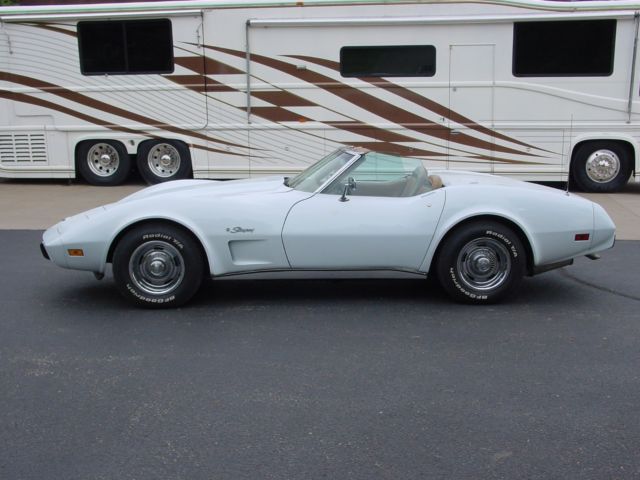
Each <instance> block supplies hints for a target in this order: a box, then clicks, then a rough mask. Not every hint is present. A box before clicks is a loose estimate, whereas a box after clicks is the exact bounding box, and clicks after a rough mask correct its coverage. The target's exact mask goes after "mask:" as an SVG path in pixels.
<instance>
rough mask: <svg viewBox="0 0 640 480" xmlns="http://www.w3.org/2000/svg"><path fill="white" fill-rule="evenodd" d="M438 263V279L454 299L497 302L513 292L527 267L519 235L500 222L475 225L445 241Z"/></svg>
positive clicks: (456, 232)
mask: <svg viewBox="0 0 640 480" xmlns="http://www.w3.org/2000/svg"><path fill="white" fill-rule="evenodd" d="M444 242H445V243H444V244H443V246H442V248H441V250H440V253H439V255H438V258H437V260H436V266H435V267H436V271H437V276H438V279H439V281H440V283H441V285H442V287H443V288H444V290H445V291H446V292H447V293H448V294H449V296H451V297H452V298H453V299H454V300H456V301H459V302H464V303H476V304H482V303H494V302H497V301H498V300H500V299H502V298H503V297H504V296H505V295H507V294H508V293H510V292H511V291H512V290H514V289H515V288H516V287H517V285H518V284H519V283H520V281H521V279H522V276H523V275H524V272H525V267H526V255H525V250H524V247H523V245H522V242H521V241H520V238H519V237H518V235H517V234H516V233H515V232H514V231H513V230H511V229H510V228H508V227H506V226H504V225H502V224H500V223H498V222H473V223H468V224H466V225H462V226H461V227H459V228H457V229H456V230H454V231H453V232H452V233H451V235H449V236H448V237H446V238H445V240H444Z"/></svg>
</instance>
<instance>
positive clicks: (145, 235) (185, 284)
mask: <svg viewBox="0 0 640 480" xmlns="http://www.w3.org/2000/svg"><path fill="white" fill-rule="evenodd" d="M205 268H206V262H205V258H204V255H203V253H202V250H201V248H200V245H199V244H198V242H197V240H195V239H194V238H193V236H192V235H191V234H190V233H189V232H187V231H185V230H183V229H181V228H178V227H175V226H172V225H165V224H161V223H158V224H146V225H141V226H139V227H136V228H134V229H133V230H131V231H130V232H127V233H126V234H125V235H124V237H122V239H121V240H120V241H119V242H118V244H117V246H116V248H115V251H114V253H113V277H114V279H115V283H116V287H117V288H118V290H119V291H120V293H121V294H122V295H123V296H124V297H125V298H126V299H127V300H129V301H131V302H133V303H134V304H135V305H138V306H142V307H146V308H172V307H178V306H180V305H183V304H184V303H185V302H187V301H189V300H190V299H191V297H193V295H195V293H196V292H197V291H198V289H199V288H200V285H201V284H202V280H203V278H204V276H205V273H206V272H205Z"/></svg>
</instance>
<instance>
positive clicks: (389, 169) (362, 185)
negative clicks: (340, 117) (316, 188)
mask: <svg viewBox="0 0 640 480" xmlns="http://www.w3.org/2000/svg"><path fill="white" fill-rule="evenodd" d="M349 180H352V181H353V182H354V183H353V185H355V186H354V187H353V188H350V189H349V190H348V193H349V195H360V196H371V197H413V196H415V195H420V194H422V193H425V192H427V191H429V190H431V189H432V188H433V185H432V184H431V182H430V180H429V178H428V173H427V171H426V170H425V168H424V164H423V163H422V160H420V159H418V158H409V157H399V156H397V155H387V154H384V153H378V152H368V153H366V154H365V155H362V156H361V157H360V158H359V159H358V160H357V161H356V162H354V163H353V164H352V165H351V166H350V167H349V168H348V169H347V170H346V171H344V172H342V173H341V174H340V175H339V176H338V178H336V179H335V180H334V181H333V182H331V185H329V186H328V187H327V188H325V189H324V190H323V191H322V193H323V194H330V195H340V194H342V192H343V191H344V187H345V184H347V183H351V182H349Z"/></svg>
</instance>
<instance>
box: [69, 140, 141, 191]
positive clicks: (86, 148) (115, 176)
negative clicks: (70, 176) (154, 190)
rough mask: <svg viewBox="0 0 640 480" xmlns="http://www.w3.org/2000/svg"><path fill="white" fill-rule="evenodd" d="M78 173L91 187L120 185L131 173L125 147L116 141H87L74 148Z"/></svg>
mask: <svg viewBox="0 0 640 480" xmlns="http://www.w3.org/2000/svg"><path fill="white" fill-rule="evenodd" d="M76 167H77V169H78V172H79V173H80V175H81V176H82V178H84V179H85V180H86V181H87V182H88V183H90V184H91V185H100V186H108V187H111V186H114V185H120V184H121V183H123V182H124V181H125V180H126V179H127V178H128V177H129V173H131V160H130V158H129V154H128V153H127V149H126V148H125V146H124V145H123V144H122V143H120V142H118V141H116V140H87V141H84V142H81V143H80V144H79V145H78V147H77V148H76Z"/></svg>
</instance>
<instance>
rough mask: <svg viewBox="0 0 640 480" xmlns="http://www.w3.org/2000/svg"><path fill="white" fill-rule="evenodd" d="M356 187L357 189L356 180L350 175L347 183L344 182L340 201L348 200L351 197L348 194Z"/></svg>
mask: <svg viewBox="0 0 640 480" xmlns="http://www.w3.org/2000/svg"><path fill="white" fill-rule="evenodd" d="M355 189H356V181H355V180H354V179H353V177H349V178H348V179H347V183H345V184H344V190H343V191H342V196H341V197H340V201H341V202H348V201H349V199H348V198H347V195H350V194H351V191H352V190H355Z"/></svg>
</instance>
